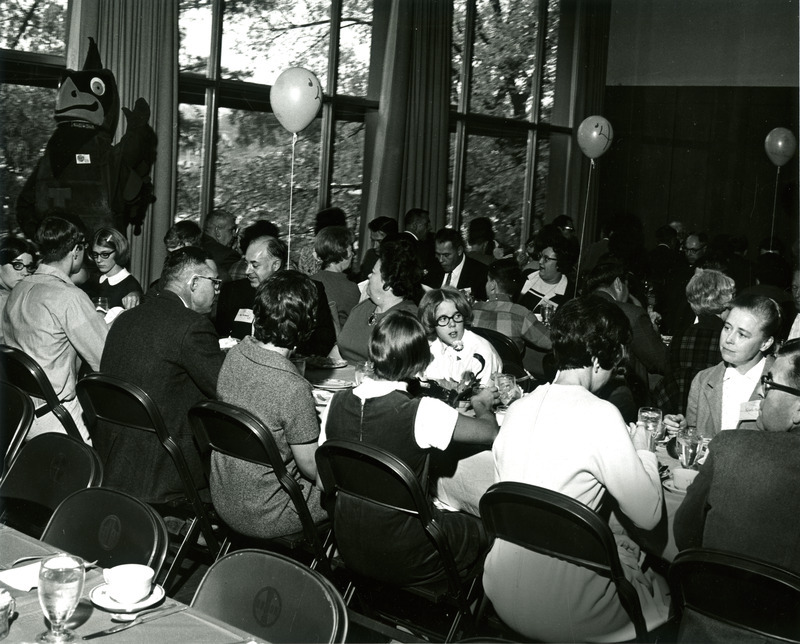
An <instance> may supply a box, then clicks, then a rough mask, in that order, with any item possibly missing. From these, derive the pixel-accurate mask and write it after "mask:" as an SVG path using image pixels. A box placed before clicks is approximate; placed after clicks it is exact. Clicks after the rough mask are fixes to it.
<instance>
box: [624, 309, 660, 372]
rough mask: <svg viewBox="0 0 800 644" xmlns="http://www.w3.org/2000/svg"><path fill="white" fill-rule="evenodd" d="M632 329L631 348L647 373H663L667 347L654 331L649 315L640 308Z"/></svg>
mask: <svg viewBox="0 0 800 644" xmlns="http://www.w3.org/2000/svg"><path fill="white" fill-rule="evenodd" d="M634 325H635V326H634V329H633V341H632V346H631V348H632V350H633V353H634V355H635V356H636V357H637V358H638V359H639V361H640V362H641V363H642V364H643V365H644V366H645V368H646V369H647V371H648V372H649V373H661V374H663V373H665V371H666V366H667V347H666V346H665V345H664V342H663V341H662V340H661V336H659V334H658V333H656V330H655V329H654V328H653V324H652V322H650V316H649V315H647V312H645V311H644V310H642V314H641V315H639V316H638V317H637V318H636V321H635V322H634Z"/></svg>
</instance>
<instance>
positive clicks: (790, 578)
mask: <svg viewBox="0 0 800 644" xmlns="http://www.w3.org/2000/svg"><path fill="white" fill-rule="evenodd" d="M669 579H670V585H671V587H672V597H673V602H674V605H675V606H676V608H677V609H678V611H679V612H680V613H682V615H681V621H680V627H679V630H678V641H679V642H733V641H739V642H744V641H751V642H755V641H759V642H800V575H797V574H795V573H792V572H789V571H788V570H784V569H782V568H779V567H777V566H773V565H772V564H769V563H766V562H764V561H759V560H757V559H753V558H751V557H746V556H744V555H739V554H735V553H732V552H722V551H720V550H710V549H706V548H691V549H689V550H684V551H683V552H681V553H679V554H678V556H677V557H676V558H675V561H673V562H672V565H671V566H670V569H669Z"/></svg>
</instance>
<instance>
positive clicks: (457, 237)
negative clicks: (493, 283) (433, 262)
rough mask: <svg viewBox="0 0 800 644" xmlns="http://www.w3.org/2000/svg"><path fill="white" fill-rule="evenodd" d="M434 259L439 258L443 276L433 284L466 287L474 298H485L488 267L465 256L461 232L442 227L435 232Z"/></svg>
mask: <svg viewBox="0 0 800 644" xmlns="http://www.w3.org/2000/svg"><path fill="white" fill-rule="evenodd" d="M436 259H438V260H439V264H440V265H441V267H442V271H443V272H444V276H443V277H442V281H441V282H440V283H439V284H435V285H433V286H436V287H441V286H455V287H456V288H458V289H467V288H468V289H471V291H472V296H473V297H474V298H475V299H476V300H485V299H486V279H487V276H488V267H487V266H486V264H483V263H481V262H479V261H477V260H475V259H472V258H471V257H467V254H466V244H465V243H464V238H463V237H462V236H461V233H459V232H458V231H457V230H454V229H452V228H442V229H441V230H440V231H439V232H437V233H436Z"/></svg>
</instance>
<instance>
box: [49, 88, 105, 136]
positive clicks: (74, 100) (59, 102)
mask: <svg viewBox="0 0 800 644" xmlns="http://www.w3.org/2000/svg"><path fill="white" fill-rule="evenodd" d="M55 118H56V121H58V122H59V123H60V122H67V121H69V122H72V121H83V122H86V123H91V124H92V125H94V126H96V127H100V126H101V125H102V124H103V120H104V118H105V111H104V110H103V106H102V105H101V103H100V101H99V100H98V97H97V96H95V94H93V93H92V92H91V91H88V92H87V91H81V90H80V89H78V86H77V85H76V84H75V83H74V82H73V80H72V78H70V77H69V76H67V77H66V78H65V79H64V81H63V82H62V83H61V87H60V88H59V90H58V96H57V97H56V110H55Z"/></svg>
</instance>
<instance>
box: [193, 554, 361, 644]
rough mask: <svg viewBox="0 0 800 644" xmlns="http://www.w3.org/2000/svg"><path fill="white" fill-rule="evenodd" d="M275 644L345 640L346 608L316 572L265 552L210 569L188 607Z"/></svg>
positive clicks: (225, 560)
mask: <svg viewBox="0 0 800 644" xmlns="http://www.w3.org/2000/svg"><path fill="white" fill-rule="evenodd" d="M191 606H192V608H195V609H197V610H199V611H201V612H203V613H205V614H207V615H210V616H211V617H215V618H217V619H219V620H222V621H224V622H226V623H228V624H231V625H232V626H235V627H237V628H241V629H242V630H245V631H247V632H248V633H252V634H253V635H255V636H256V637H259V638H263V639H264V640H266V641H269V642H275V643H276V644H284V643H286V644H289V643H292V642H344V641H345V639H346V638H347V631H348V624H349V622H348V615H347V607H346V606H345V603H344V600H343V599H342V596H341V595H340V594H339V592H338V591H337V590H336V588H334V586H333V584H331V582H329V581H328V580H327V579H325V577H323V576H322V575H321V574H320V573H318V572H317V571H316V570H311V569H310V568H307V567H306V566H304V565H302V564H301V563H299V562H297V561H295V560H294V559H290V558H289V557H286V556H284V555H281V554H278V553H275V552H267V551H265V550H251V549H248V550H237V551H236V552H233V553H231V554H229V555H226V556H224V557H222V558H221V559H220V560H219V561H217V562H216V563H215V564H214V565H213V566H211V567H210V568H209V569H208V572H206V574H205V576H204V577H203V579H202V581H201V582H200V585H199V586H198V587H197V591H196V592H195V595H194V598H193V599H192V603H191Z"/></svg>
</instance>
